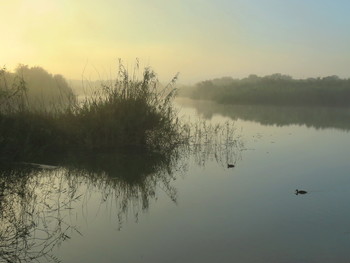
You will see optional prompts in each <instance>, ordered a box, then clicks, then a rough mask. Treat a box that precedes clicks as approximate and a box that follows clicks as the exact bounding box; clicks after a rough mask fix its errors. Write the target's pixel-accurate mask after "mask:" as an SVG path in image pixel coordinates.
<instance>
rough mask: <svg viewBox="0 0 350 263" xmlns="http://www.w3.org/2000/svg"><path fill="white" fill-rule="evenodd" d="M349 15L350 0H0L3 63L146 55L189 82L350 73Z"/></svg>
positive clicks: (60, 63)
mask: <svg viewBox="0 0 350 263" xmlns="http://www.w3.org/2000/svg"><path fill="white" fill-rule="evenodd" d="M349 14H350V1H348V0H215V1H214V0H176V1H168V0H123V1H122V0H99V1H97V0H94V1H93V0H84V1H82V0H74V1H72V0H22V1H19V0H0V17H1V21H2V22H1V23H0V32H1V41H0V63H1V64H0V65H1V66H3V65H6V67H8V68H10V69H12V68H14V67H15V66H16V65H17V64H18V63H23V64H28V65H29V66H35V65H39V66H42V67H44V68H45V69H47V70H48V71H50V72H52V73H60V74H63V75H64V76H65V77H67V78H78V79H80V78H81V74H82V72H83V69H84V67H85V65H86V64H87V67H86V70H85V73H84V74H85V77H90V76H92V78H93V76H94V74H95V72H96V71H98V72H99V73H100V74H101V76H102V77H104V76H107V75H109V74H110V71H114V70H115V69H116V66H117V59H118V58H122V59H123V60H124V61H125V62H126V63H127V64H128V65H130V66H131V65H132V64H133V63H134V60H135V58H136V57H138V58H140V61H141V62H142V63H143V64H144V65H150V66H152V67H153V68H154V69H155V70H156V72H157V73H158V75H159V78H160V79H161V80H168V79H169V80H170V79H171V77H172V76H173V75H174V74H175V73H176V72H180V82H182V83H189V82H195V81H198V80H203V79H208V78H213V77H220V76H233V77H245V76H247V75H248V74H250V73H254V74H258V75H266V74H272V73H277V72H279V73H284V74H289V75H292V76H294V77H309V76H310V77H317V76H325V75H333V74H336V75H339V76H341V77H350V73H349V69H350V15H349ZM94 68H96V70H95V69H94Z"/></svg>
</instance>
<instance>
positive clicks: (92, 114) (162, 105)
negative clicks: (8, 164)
mask: <svg viewBox="0 0 350 263" xmlns="http://www.w3.org/2000/svg"><path fill="white" fill-rule="evenodd" d="M2 77H3V79H2V80H3V81H2V83H3V85H2V86H0V102H1V104H0V127H1V129H0V154H1V157H2V158H7V159H18V158H23V157H28V156H31V155H46V154H47V153H50V154H52V153H58V154H61V153H63V154H65V153H67V152H76V151H78V152H79V151H113V150H119V149H123V148H130V147H135V148H138V147H140V148H143V149H147V150H152V151H157V152H160V153H165V152H169V151H170V150H172V149H174V148H175V147H176V145H179V144H181V143H183V142H184V140H186V139H185V137H184V136H182V134H181V125H179V123H178V121H177V120H178V119H177V113H176V111H175V110H174V108H173V106H172V101H173V98H174V96H175V91H176V89H175V86H174V85H175V81H176V79H177V76H175V77H174V78H173V80H172V81H171V82H170V83H169V84H168V85H167V86H165V87H161V85H160V84H159V81H158V80H157V76H156V74H155V73H154V71H153V70H152V69H151V68H145V69H144V71H143V74H142V77H141V78H140V79H139V78H137V77H136V76H135V74H133V76H130V74H129V72H128V71H127V70H126V69H125V68H124V67H123V65H120V66H119V74H118V77H117V79H116V81H115V82H114V83H113V84H111V83H109V84H103V85H101V87H100V88H99V89H98V90H96V91H95V92H94V94H93V96H88V97H86V98H85V99H84V100H83V101H78V100H77V99H75V98H73V99H70V100H69V103H65V104H64V105H62V104H61V105H59V106H55V107H52V108H51V109H50V110H48V109H47V108H41V109H38V107H32V106H31V103H30V102H28V100H27V99H26V97H27V94H28V92H27V89H26V83H25V81H24V80H23V79H21V77H20V76H18V79H19V80H18V81H17V83H19V84H13V85H12V86H11V87H8V86H6V85H4V83H6V81H5V79H4V78H5V74H3V75H2ZM36 105H37V104H36Z"/></svg>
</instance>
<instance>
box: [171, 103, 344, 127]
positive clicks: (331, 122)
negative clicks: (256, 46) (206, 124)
mask: <svg viewBox="0 0 350 263" xmlns="http://www.w3.org/2000/svg"><path fill="white" fill-rule="evenodd" d="M177 103H179V104H180V105H183V106H189V107H193V108H195V109H196V110H197V111H198V113H199V114H200V115H201V116H203V117H204V118H206V119H211V118H212V116H213V115H214V114H220V115H222V116H226V117H229V118H231V119H232V120H237V119H242V120H246V121H254V122H258V123H260V124H263V125H276V126H285V125H292V124H296V125H306V126H307V127H314V128H316V129H325V128H336V129H340V130H345V131H349V130H350V122H349V119H350V108H336V107H305V106H304V107H289V106H269V105H225V104H218V103H214V102H210V101H194V100H190V99H182V98H181V99H178V100H177Z"/></svg>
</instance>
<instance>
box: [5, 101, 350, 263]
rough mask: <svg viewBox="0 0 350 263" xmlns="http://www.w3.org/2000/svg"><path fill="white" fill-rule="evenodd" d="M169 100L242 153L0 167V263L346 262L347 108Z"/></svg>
mask: <svg viewBox="0 0 350 263" xmlns="http://www.w3.org/2000/svg"><path fill="white" fill-rule="evenodd" d="M177 103H178V105H179V107H180V108H182V111H181V112H182V114H185V115H186V116H191V119H192V120H195V119H196V118H197V116H201V117H204V118H206V119H207V120H208V121H211V122H213V123H223V122H225V121H227V120H234V121H235V127H236V132H237V134H240V135H241V136H242V138H241V140H243V142H244V147H243V149H241V151H236V152H234V153H232V152H230V154H231V156H224V157H223V158H221V161H219V162H218V161H216V159H215V156H214V155H213V156H214V157H213V156H212V157H210V156H209V157H208V156H205V155H203V154H196V153H193V154H188V153H186V154H185V153H184V154H183V156H181V154H180V156H175V157H173V158H169V159H167V158H165V159H164V158H161V157H155V158H153V157H152V158H150V157H143V156H142V155H140V154H138V155H128V156H126V155H121V156H113V157H96V156H92V157H89V158H88V161H86V160H84V161H80V160H77V161H75V162H74V165H71V166H72V167H70V166H69V165H66V166H65V165H62V166H60V167H57V168H55V167H46V168H45V167H44V168H45V169H42V167H34V168H33V167H32V166H30V167H27V166H23V167H22V166H21V168H18V167H17V168H16V169H14V168H13V167H7V169H5V168H4V169H3V170H4V171H3V172H2V174H1V178H0V179H1V184H2V186H3V188H4V190H3V193H2V194H1V200H0V205H1V208H2V210H1V216H2V217H1V218H2V224H1V226H2V229H1V231H0V232H1V233H0V239H1V240H2V246H1V247H0V253H1V254H0V255H1V257H0V261H1V260H3V261H4V262H6V261H5V259H6V258H11V259H12V260H13V261H14V262H16V261H15V260H17V261H18V262H20V260H23V261H28V262H30V261H31V260H32V259H33V258H37V259H38V260H39V261H40V262H47V261H50V260H51V261H53V262H54V261H55V260H56V261H58V260H60V261H61V262H198V263H199V262H200V263H203V262H242V263H245V262H247V263H250V262H257V263H259V262H269V263H271V262H276V263H280V262H286V263H287V262H288V263H289V262H290V263H292V262H315V263H316V262H317V263H319V262H349V260H350V252H349V247H350V207H349V200H350V173H349V171H350V162H349V161H350V159H349V156H350V133H349V130H350V111H349V110H346V109H325V108H318V109H315V108H313V109H307V108H298V109H292V108H276V107H275V108H274V107H252V106H239V107H238V106H236V107H234V106H222V105H217V104H213V103H208V102H201V103H194V102H192V101H189V100H179V101H178V102H177ZM147 158H150V159H149V160H148V159H147ZM226 158H227V159H226ZM219 159H220V158H219ZM225 160H226V161H225ZM227 160H229V162H233V163H235V165H236V167H235V168H233V169H228V168H227V167H226V164H227V163H226V162H227ZM9 178H13V179H12V181H11V180H10V179H9ZM295 189H303V190H306V191H308V193H307V194H306V195H295V194H294V192H295ZM16 257H17V258H16Z"/></svg>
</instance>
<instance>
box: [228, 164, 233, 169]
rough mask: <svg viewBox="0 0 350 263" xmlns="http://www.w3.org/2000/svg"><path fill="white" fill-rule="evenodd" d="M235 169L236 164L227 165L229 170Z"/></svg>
mask: <svg viewBox="0 0 350 263" xmlns="http://www.w3.org/2000/svg"><path fill="white" fill-rule="evenodd" d="M233 167H235V165H234V164H227V168H233Z"/></svg>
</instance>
